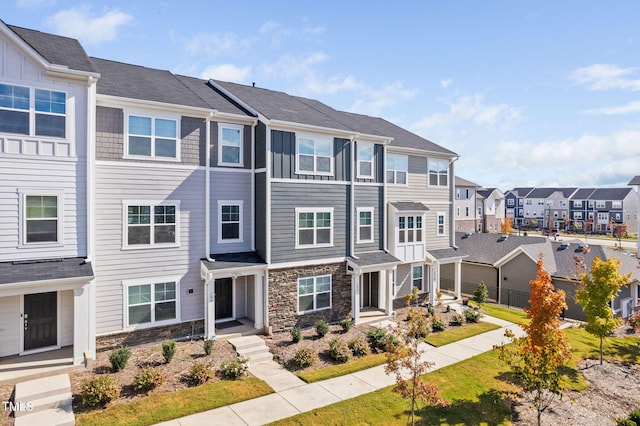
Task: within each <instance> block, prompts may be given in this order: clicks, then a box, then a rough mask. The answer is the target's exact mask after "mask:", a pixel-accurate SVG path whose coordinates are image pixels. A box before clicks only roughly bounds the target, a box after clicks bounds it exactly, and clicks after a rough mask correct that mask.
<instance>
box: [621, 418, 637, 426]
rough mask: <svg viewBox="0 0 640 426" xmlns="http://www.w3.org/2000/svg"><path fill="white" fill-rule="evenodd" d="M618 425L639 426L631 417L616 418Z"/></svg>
mask: <svg viewBox="0 0 640 426" xmlns="http://www.w3.org/2000/svg"><path fill="white" fill-rule="evenodd" d="M616 426H638V424H637V423H636V422H634V421H633V420H630V419H616Z"/></svg>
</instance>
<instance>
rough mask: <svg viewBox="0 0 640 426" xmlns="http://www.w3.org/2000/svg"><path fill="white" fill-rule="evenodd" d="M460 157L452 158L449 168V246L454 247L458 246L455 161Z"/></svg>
mask: <svg viewBox="0 0 640 426" xmlns="http://www.w3.org/2000/svg"><path fill="white" fill-rule="evenodd" d="M458 158H460V157H455V158H453V159H452V160H451V162H450V163H449V169H450V173H449V247H453V248H457V247H456V224H455V216H454V215H455V201H454V200H455V199H456V198H455V197H456V194H455V191H456V185H455V172H454V165H453V163H455V162H456V161H457V160H458Z"/></svg>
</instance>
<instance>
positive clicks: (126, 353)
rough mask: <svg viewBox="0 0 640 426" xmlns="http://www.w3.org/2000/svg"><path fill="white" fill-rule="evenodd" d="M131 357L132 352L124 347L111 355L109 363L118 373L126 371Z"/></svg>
mask: <svg viewBox="0 0 640 426" xmlns="http://www.w3.org/2000/svg"><path fill="white" fill-rule="evenodd" d="M130 357H131V350H129V348H127V347H126V346H122V347H120V348H118V349H115V350H113V352H111V354H110V355H109V362H110V363H111V367H112V368H113V371H115V372H118V371H121V370H123V369H124V367H126V366H127V361H129V358H130Z"/></svg>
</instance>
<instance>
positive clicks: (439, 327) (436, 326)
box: [431, 315, 447, 331]
mask: <svg viewBox="0 0 640 426" xmlns="http://www.w3.org/2000/svg"><path fill="white" fill-rule="evenodd" d="M445 328H447V325H446V324H445V323H444V321H442V318H440V317H439V316H437V315H436V316H435V317H433V321H431V330H432V331H443V330H444V329H445Z"/></svg>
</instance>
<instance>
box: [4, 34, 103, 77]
mask: <svg viewBox="0 0 640 426" xmlns="http://www.w3.org/2000/svg"><path fill="white" fill-rule="evenodd" d="M7 26H8V27H9V28H10V29H11V30H12V31H13V32H14V33H16V34H17V35H18V37H20V38H21V39H22V40H24V41H25V42H26V43H27V44H28V45H29V46H31V47H32V48H33V49H34V50H35V51H36V52H38V53H39V54H40V55H41V56H42V57H43V58H45V59H46V60H47V61H49V62H50V63H52V64H56V65H64V66H66V67H69V68H70V69H73V70H78V71H86V72H92V73H95V72H96V70H95V68H94V67H93V64H92V63H91V61H90V60H89V57H88V56H87V53H86V52H85V50H84V49H83V47H82V46H81V45H80V43H79V42H78V40H76V39H73V38H69V37H63V36H59V35H54V34H48V33H42V32H40V31H35V30H31V29H28V28H21V27H16V26H13V25H7Z"/></svg>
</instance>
